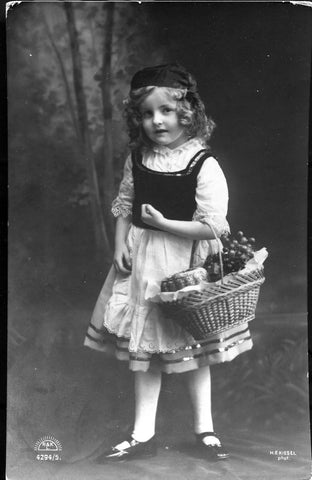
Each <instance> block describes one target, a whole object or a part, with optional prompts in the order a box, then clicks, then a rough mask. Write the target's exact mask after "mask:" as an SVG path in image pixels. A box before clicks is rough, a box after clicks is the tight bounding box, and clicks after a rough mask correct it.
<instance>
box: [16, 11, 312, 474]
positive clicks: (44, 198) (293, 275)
mask: <svg viewBox="0 0 312 480" xmlns="http://www.w3.org/2000/svg"><path fill="white" fill-rule="evenodd" d="M33 3H35V2H33ZM88 3H89V5H87V2H85V3H84V5H81V7H79V8H81V11H83V9H85V12H86V14H87V13H88V9H89V8H91V7H92V3H93V2H88ZM32 8H34V10H33V12H34V14H35V13H36V11H35V7H33V5H32V2H31V3H29V4H23V5H22V6H21V9H20V10H19V11H17V10H16V11H15V12H14V15H12V17H11V19H9V20H10V21H11V23H10V21H9V22H8V30H7V39H8V72H9V169H10V191H11V192H12V193H11V195H10V197H11V199H10V215H9V217H10V237H9V242H10V247H9V250H10V251H9V253H10V264H9V290H10V292H9V293H10V294H9V302H10V312H9V313H10V319H9V368H10V377H9V434H8V440H9V450H8V451H9V454H10V455H9V457H10V459H11V464H9V465H11V467H10V468H12V471H13V469H14V468H15V475H16V478H19V476H18V475H19V474H22V472H24V474H25V471H26V472H28V473H27V474H28V475H29V477H28V478H35V476H34V475H36V474H37V468H38V466H37V465H38V464H36V463H32V462H31V459H32V448H33V445H34V443H35V441H36V440H38V438H39V437H40V436H43V435H47V434H50V435H51V434H52V435H55V436H56V437H57V438H59V440H60V441H61V442H62V443H63V445H64V444H65V447H66V448H65V451H66V456H67V460H68V459H69V461H72V460H73V459H75V458H77V457H78V458H80V459H83V458H84V456H85V455H86V454H87V453H90V452H91V451H93V450H94V449H95V448H96V447H98V446H99V445H100V443H101V442H102V441H103V432H104V443H105V442H107V443H108V444H110V441H111V440H110V439H111V437H112V436H114V434H115V433H114V432H116V430H117V431H118V430H123V428H124V425H126V424H127V423H131V414H132V410H131V409H132V404H131V401H129V398H131V396H130V394H131V393H132V387H131V382H130V380H129V374H128V372H127V369H126V367H125V366H120V365H116V364H115V363H114V362H113V361H111V360H106V359H104V358H103V357H102V355H99V354H98V353H96V352H91V351H86V350H85V349H84V348H83V347H82V341H83V336H84V332H85V329H86V327H87V323H88V321H89V317H90V314H91V311H92V307H93V305H94V302H95V300H96V297H97V294H98V292H99V289H100V288H101V285H102V282H103V280H104V278H105V274H106V272H107V268H108V266H109V264H110V261H111V258H110V256H108V255H106V256H105V257H103V255H102V254H101V255H102V256H101V255H100V256H99V255H98V252H97V251H96V249H95V244H94V238H93V236H92V233H91V232H92V225H91V220H90V213H89V210H88V207H87V206H85V205H81V206H80V207H78V208H75V209H73V208H72V205H70V204H69V203H68V197H69V196H70V195H69V190H70V189H71V190H72V189H73V188H74V187H75V182H77V183H78V182H79V181H81V172H80V170H79V172H78V173H77V171H76V170H75V169H74V168H73V165H74V162H75V149H74V148H73V147H72V146H71V145H70V142H69V141H68V139H66V142H65V140H64V143H63V145H62V137H60V138H57V139H56V138H55V140H54V139H53V137H52V138H50V137H49V138H48V137H47V138H40V142H39V138H38V141H35V142H34V141H33V138H31V139H30V137H27V133H28V129H30V130H32V133H33V134H34V135H35V133H34V132H35V128H37V122H38V118H37V116H36V113H38V111H39V109H40V101H41V99H43V98H44V95H43V92H44V89H45V86H44V82H42V81H41V80H40V81H39V79H38V83H37V84H36V79H35V80H34V78H32V81H33V80H34V81H33V88H34V89H35V88H36V87H37V90H38V91H37V92H36V93H35V94H34V92H32V93H31V95H33V96H32V97H31V96H28V95H30V94H29V93H28V91H27V89H26V80H24V79H23V78H27V77H23V78H22V80H21V81H20V84H18V82H17V81H16V78H18V75H19V70H20V66H21V65H22V63H23V62H24V60H23V59H22V55H21V49H20V47H19V45H18V43H17V42H16V38H15V35H16V32H17V30H18V29H24V31H25V38H24V39H23V41H24V42H25V47H24V48H25V52H26V51H28V50H27V49H29V48H35V49H36V50H37V51H40V49H41V48H43V47H41V42H40V36H39V37H38V38H37V41H36V43H35V45H32V43H31V41H32V40H31V39H30V37H29V38H28V33H29V32H30V31H31V28H32V23H31V22H32V21H33V26H36V22H39V17H38V16H36V15H34V16H32V15H29V12H31V9H32ZM51 8H52V9H53V8H54V6H53V4H49V3H48V4H47V9H51ZM124 8H125V9H127V10H128V11H131V12H132V15H133V17H134V18H137V19H139V20H138V22H139V21H140V24H142V25H143V26H145V27H146V28H147V30H150V31H151V32H152V33H151V35H152V36H153V39H152V40H150V45H157V48H158V49H159V51H160V52H161V54H160V56H161V61H163V62H167V61H175V60H176V61H179V62H180V63H182V64H184V65H185V66H186V67H187V68H188V69H189V70H190V71H192V72H193V73H194V74H195V76H196V78H197V80H198V85H199V91H200V93H201V96H202V98H203V100H204V102H205V104H206V107H207V111H208V113H209V114H210V115H211V116H212V118H213V119H214V120H215V121H216V123H217V125H218V128H217V129H216V132H215V134H214V136H213V139H212V143H211V144H212V148H213V150H214V152H215V154H216V156H217V157H218V159H219V161H220V164H221V166H222V168H223V170H224V172H225V175H226V177H227V180H228V185H229V190H230V204H229V214H228V219H229V222H230V225H231V227H232V230H233V232H235V231H237V230H238V229H242V230H245V231H246V233H247V234H248V235H253V236H255V237H256V239H257V245H258V246H259V247H262V246H266V247H267V249H268V251H269V255H270V256H269V258H268V260H267V262H266V265H265V271H266V277H267V281H266V283H265V284H264V286H263V288H262V292H261V298H260V302H259V307H258V319H257V320H256V321H255V322H254V323H253V335H254V342H255V348H254V349H253V350H252V351H251V352H249V353H248V354H245V355H244V356H241V357H240V358H237V360H235V361H234V362H232V363H231V364H230V365H221V366H218V367H216V368H215V374H216V379H215V387H214V392H213V396H214V405H215V419H216V422H217V424H218V425H219V429H221V431H223V432H224V434H225V435H227V437H226V438H227V439H228V442H231V441H232V443H233V445H232V447H233V448H234V450H235V440H236V435H237V433H232V429H235V428H236V429H237V430H236V431H239V429H241V437H244V435H246V436H247V438H249V435H250V433H251V432H252V431H257V432H258V433H257V434H258V435H259V432H260V437H261V435H263V438H262V439H261V438H260V437H258V447H257V448H258V449H256V447H255V452H256V454H257V455H258V457H257V458H258V459H259V455H260V456H261V453H263V451H264V450H267V449H268V445H269V444H270V439H271V444H270V445H271V446H272V448H274V447H279V446H280V447H282V446H287V445H289V447H288V448H292V449H294V448H299V447H298V446H299V445H301V447H302V450H301V453H300V454H301V456H302V455H303V452H304V450H305V451H306V447H307V445H308V441H307V438H308V437H307V435H308V432H307V430H308V427H307V424H308V422H307V418H308V413H307V402H308V397H307V382H306V351H307V348H306V320H305V312H306V309H307V307H306V303H307V299H306V263H307V258H306V237H307V231H306V217H307V156H308V120H309V117H308V115H309V111H308V106H309V84H310V53H311V14H310V11H309V10H310V9H309V10H307V9H306V8H301V7H295V6H291V5H286V4H281V3H275V4H274V3H261V4H259V3H251V4H247V3H235V4H234V3H227V2H220V3H209V2H205V3H204V2H198V3H197V2H185V3H180V2H171V3H167V2H159V3H157V2H156V3H143V4H135V3H131V4H128V5H127V6H125V7H124ZM47 11H51V10H47ZM31 13H32V12H31ZM24 15H25V16H24ZM25 19H26V22H25ZM31 19H33V20H31ZM24 22H25V23H24ZM129 28H134V27H133V24H132V26H129ZM144 40H145V39H143V38H142V41H143V42H144ZM152 42H154V43H152ZM146 43H147V44H149V42H148V41H147V42H146ZM46 55H47V56H49V55H51V59H52V54H51V52H50V53H49V52H48V51H47V52H46ZM148 64H149V61H148V55H147V56H146V57H145V58H144V61H143V60H142V61H140V59H138V58H137V59H136V63H135V66H136V68H140V67H143V66H145V65H148ZM30 68H31V67H30ZM132 73H133V72H132ZM31 75H32V73H29V76H31ZM20 78H21V77H20ZM29 78H30V77H29ZM23 82H24V83H23ZM10 86H11V89H10ZM13 86H14V88H13ZM41 95H42V97H41ZM26 100H27V101H28V102H29V101H30V102H32V101H33V102H34V105H35V107H34V108H33V109H32V108H27V109H25V108H23V107H22V105H23V102H25V101H26ZM49 105H50V108H51V110H49V111H48V110H47V118H48V116H49V115H51V116H52V115H53V114H54V112H55V109H54V106H53V101H52V100H51V104H49ZM49 112H50V113H49ZM10 121H11V123H10ZM119 124H120V121H119ZM119 128H120V125H119ZM38 131H39V130H38ZM23 135H24V137H23ZM17 136H18V137H19V138H21V137H22V138H23V141H25V144H24V147H23V148H22V149H21V148H20V145H18V148H17V146H16V143H15V142H16V137H17ZM56 140H57V141H56ZM114 141H115V144H116V146H117V143H118V138H117V139H115V140H114ZM123 142H124V154H125V153H126V142H125V140H124V137H123ZM69 156H71V162H72V163H71V164H70V165H69V166H68V162H67V160H68V157H69ZM123 159H124V156H118V157H117V158H116V164H118V165H119V166H121V165H122V162H123ZM32 162H33V163H32ZM97 163H98V170H99V172H101V156H100V155H99V156H98V158H97ZM21 165H23V169H22V170H21V169H20V167H21ZM56 165H57V169H60V174H59V176H56V174H55V171H56ZM62 165H64V166H65V167H64V171H63V170H62V169H61V168H62ZM116 177H117V180H118V173H116ZM53 181H57V182H58V183H54V184H53ZM23 183H25V185H27V189H26V188H25V189H23V188H21V185H23ZM117 184H118V182H117V181H116V187H117ZM51 186H52V189H53V190H54V191H55V192H58V193H57V195H59V197H57V201H54V200H53V201H51V195H50V193H49V189H50V190H51ZM67 190H68V191H67ZM49 195H50V196H49ZM57 195H56V196H57ZM53 198H54V197H53ZM38 259H39V260H38ZM103 367H104V368H103ZM242 372H243V373H244V375H242ZM116 378H118V381H117V382H116ZM165 382H167V384H166V383H165V385H168V388H167V390H166V389H165V392H164V393H163V397H162V399H161V404H160V414H159V420H158V429H159V432H160V435H162V436H163V437H162V438H163V439H164V441H167V443H168V442H169V444H170V441H171V442H172V444H174V443H176V441H177V438H174V435H176V437H177V435H179V434H180V435H181V438H182V435H184V434H185V426H184V427H183V426H179V423H180V418H184V415H185V416H186V427H188V428H191V427H190V425H191V417H190V413H189V408H188V403H187V402H184V395H183V391H182V390H181V385H180V383H179V381H178V380H177V379H176V378H170V379H165ZM172 386H174V387H175V388H171V387H172ZM94 392H96V395H94ZM181 392H182V393H181ZM181 395H182V396H181ZM181 398H183V400H181ZM177 400H178V401H179V404H178V407H177V409H176V411H175V416H172V418H171V413H170V412H171V406H172V404H174V403H176V402H177ZM125 401H127V402H128V408H127V409H126V411H125V409H124V404H125ZM186 412H187V414H186ZM170 422H171V423H170ZM168 425H169V426H170V428H169V429H168ZM229 425H231V428H230V429H229V428H228V427H229ZM168 430H170V432H171V431H172V432H173V433H168ZM174 432H175V433H174ZM276 432H278V433H279V435H280V438H279V441H278V442H279V443H278V442H277V443H278V445H277V443H276V439H275V437H274V434H275V433H276ZM290 432H291V434H290ZM231 434H232V437H231ZM254 435H256V434H254ZM291 435H292V436H293V437H292V438H293V440H290V441H289V439H290V438H291ZM17 437H18V438H17ZM259 438H260V440H259ZM261 441H262V442H263V443H262V444H261ZM287 442H288V443H287ZM296 442H297V443H296ZM300 442H301V443H300ZM286 444H287V445H286ZM170 445H171V444H170ZM255 445H256V443H255ZM296 445H297V447H296ZM18 448H20V450H19V449H18ZM238 448H239V447H238ZM22 452H24V453H25V452H26V454H25V455H26V457H27V459H28V463H27V468H28V470H27V469H26V470H25V464H23V461H24V460H23V458H24V457H23V455H21V453H22ZM259 452H260V453H259ZM239 454H240V452H239V453H238V455H239ZM299 457H300V455H299ZM256 464H257V463H256ZM169 467H170V465H169ZM287 467H288V468H290V467H289V464H288V465H287ZM237 468H238V470H237V472H241V471H243V470H244V468H247V467H246V464H245V467H244V468H243V466H242V465H240V464H238V467H237ZM263 468H264V469H265V468H267V471H268V477H267V478H270V480H271V479H273V476H272V475H273V474H272V472H271V473H269V470H270V468H271V467H270V466H268V465H265V463H264V464H263ZM169 472H170V475H173V473H172V471H171V470H169ZM194 472H195V473H194V478H197V477H196V475H197V474H196V471H195V470H194ZM27 474H26V476H27ZM67 475H68V477H67V478H71V477H70V475H71V473H70V472H68V473H67ZM75 475H76V473H75ZM147 475H151V472H149V473H148V474H147ZM198 475H199V474H198ZM246 475H247V477H246V478H252V477H251V476H250V475H251V474H250V472H249V473H246ZM248 475H249V476H248ZM281 475H283V476H280V477H274V478H285V479H286V478H287V476H286V475H287V474H286V473H285V472H284V473H283V474H281ZM24 478H25V477H24ZM55 478H56V477H55ZM146 478H153V477H146ZM155 478H156V477H155ZM172 478H173V476H172ZM198 478H200V476H199V477H198ZM263 478H264V477H263ZM290 478H291V477H290Z"/></svg>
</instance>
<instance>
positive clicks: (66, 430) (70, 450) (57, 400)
mask: <svg viewBox="0 0 312 480" xmlns="http://www.w3.org/2000/svg"><path fill="white" fill-rule="evenodd" d="M87 313H88V312H81V311H79V312H71V313H70V314H67V317H66V312H65V313H63V314H62V315H59V314H58V315H56V312H54V311H53V309H52V310H51V311H49V310H47V311H46V312H45V318H41V323H40V328H39V329H37V330H36V333H35V335H34V337H33V338H29V339H28V341H25V342H23V343H21V344H18V343H16V344H15V347H14V345H13V347H11V350H10V353H11V356H9V360H10V363H9V367H10V368H9V374H8V429H7V432H8V434H7V465H6V473H7V478H8V479H9V480H19V479H23V480H50V479H51V480H52V479H53V480H73V479H75V480H89V479H92V480H110V479H114V480H123V479H127V480H132V479H133V480H138V479H140V480H145V479H146V480H154V479H155V480H156V479H162V480H183V479H185V480H201V479H206V478H207V479H208V478H209V479H211V480H214V479H221V478H222V479H223V480H308V479H310V478H311V472H310V468H311V460H310V459H311V455H310V437H309V416H308V396H307V380H306V370H305V369H306V361H307V353H306V351H305V347H304V345H306V324H305V319H304V318H303V317H300V316H297V317H296V318H294V317H293V316H292V317H291V318H290V316H287V315H286V316H280V317H279V318H274V319H270V318H263V319H258V320H256V321H254V324H253V325H252V335H253V339H254V348H253V349H252V350H251V351H250V352H245V353H244V354H242V355H241V356H240V357H237V358H236V359H235V360H234V361H232V362H231V363H229V364H222V365H217V366H214V367H212V402H213V416H214V424H215V430H216V431H217V432H218V433H219V434H220V436H221V438H222V440H223V443H224V444H225V445H226V446H227V448H228V450H229V451H230V454H231V457H230V459H228V460H226V461H222V462H217V463H213V462H209V461H207V460H206V459H203V458H200V457H199V456H198V455H197V454H196V450H195V449H194V437H193V434H192V413H191V409H190V402H189V399H188V396H187V394H186V388H185V384H184V380H183V375H165V376H164V379H163V385H162V392H161V396H160V401H159V410H158V418H157V427H156V430H157V438H158V445H159V450H158V454H157V456H155V457H153V458H151V459H148V460H132V461H128V462H124V463H121V464H115V465H98V464H97V463H96V462H95V461H94V458H95V457H96V456H97V455H98V454H100V453H101V452H103V451H104V450H106V449H107V448H108V447H110V446H111V445H113V444H114V443H117V442H118V441H120V440H123V435H124V434H125V432H126V430H127V429H128V428H129V426H131V422H132V417H133V407H134V405H133V391H132V388H133V387H132V373H131V372H129V370H128V368H127V365H126V364H123V363H120V362H116V361H115V360H113V359H107V358H105V357H104V356H103V354H102V353H100V352H95V351H92V350H90V349H87V348H85V347H82V346H81V341H82V340H83V334H84V328H82V327H84V322H85V318H86V317H87ZM51 316H53V318H54V319H55V318H58V319H59V320H55V321H54V322H52V321H51ZM64 316H65V318H64ZM290 321H291V322H292V325H296V328H295V329H290V328H289V322H290ZM64 324H66V328H65V329H64ZM281 325H282V327H281ZM283 332H284V333H283ZM25 337H26V334H25ZM277 345H278V348H277ZM298 349H300V351H301V354H299V350H298ZM295 351H297V354H296V355H295V354H294V352H295ZM300 355H301V357H300ZM299 357H300V358H301V360H300V358H299ZM268 372H269V374H270V377H269V375H268ZM45 437H50V438H51V437H52V438H53V439H55V440H56V441H57V442H58V444H59V445H61V446H62V450H59V452H58V453H59V454H60V456H61V460H59V461H57V460H40V459H38V457H37V455H38V452H37V451H36V450H35V445H36V444H38V442H39V441H40V440H42V439H44V438H45Z"/></svg>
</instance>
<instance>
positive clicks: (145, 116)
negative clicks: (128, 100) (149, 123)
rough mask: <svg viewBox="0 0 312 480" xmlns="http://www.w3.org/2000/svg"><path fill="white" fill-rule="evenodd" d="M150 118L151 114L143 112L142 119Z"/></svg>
mask: <svg viewBox="0 0 312 480" xmlns="http://www.w3.org/2000/svg"><path fill="white" fill-rule="evenodd" d="M151 116H152V113H151V112H143V113H142V118H150V117H151Z"/></svg>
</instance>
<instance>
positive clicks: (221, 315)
mask: <svg viewBox="0 0 312 480" xmlns="http://www.w3.org/2000/svg"><path fill="white" fill-rule="evenodd" d="M214 233H215V232H214ZM219 259H220V266H221V275H222V278H221V283H210V284H208V285H207V287H204V288H203V289H202V290H200V291H195V292H192V293H190V294H189V295H187V296H184V297H183V298H181V299H178V300H175V301H170V302H163V303H161V304H160V306H161V308H162V310H163V312H164V313H165V315H166V316H168V317H169V318H171V319H173V320H175V321H176V322H178V323H179V324H180V325H181V326H182V327H183V328H184V329H185V330H187V331H188V332H189V333H190V334H191V335H192V336H193V337H194V339H195V340H202V339H204V338H206V337H207V336H208V335H211V334H214V333H219V332H222V331H225V330H228V329H229V328H232V327H233V326H235V325H239V324H240V323H245V322H248V321H250V320H252V319H253V318H255V310H256V306H257V302H258V298H259V292H260V286H261V285H262V283H263V282H264V280H265V278H264V272H263V268H259V269H257V270H253V271H252V272H250V273H247V274H241V273H240V272H237V273H231V274H229V275H227V276H226V277H224V276H223V263H222V257H221V250H220V249H219Z"/></svg>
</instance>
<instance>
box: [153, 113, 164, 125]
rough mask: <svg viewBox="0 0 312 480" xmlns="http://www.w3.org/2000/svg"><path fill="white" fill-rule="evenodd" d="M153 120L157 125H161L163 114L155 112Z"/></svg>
mask: <svg viewBox="0 0 312 480" xmlns="http://www.w3.org/2000/svg"><path fill="white" fill-rule="evenodd" d="M153 122H154V124H155V125H160V124H161V123H162V116H161V114H160V113H155V114H154V117H153Z"/></svg>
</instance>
